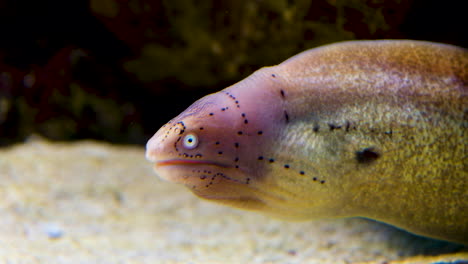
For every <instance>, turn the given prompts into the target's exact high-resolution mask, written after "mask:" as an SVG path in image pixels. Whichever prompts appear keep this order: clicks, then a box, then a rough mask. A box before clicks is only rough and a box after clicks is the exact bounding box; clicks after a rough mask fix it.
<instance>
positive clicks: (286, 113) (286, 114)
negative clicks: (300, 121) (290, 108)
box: [284, 110, 289, 123]
mask: <svg viewBox="0 0 468 264" xmlns="http://www.w3.org/2000/svg"><path fill="white" fill-rule="evenodd" d="M284 118H285V119H286V123H288V122H289V115H288V112H286V110H284Z"/></svg>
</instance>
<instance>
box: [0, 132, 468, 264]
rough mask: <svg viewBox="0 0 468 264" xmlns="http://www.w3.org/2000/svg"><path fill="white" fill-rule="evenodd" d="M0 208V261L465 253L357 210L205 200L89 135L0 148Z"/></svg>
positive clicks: (419, 259) (452, 259) (131, 150)
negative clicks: (278, 213) (275, 210)
mask: <svg viewBox="0 0 468 264" xmlns="http://www.w3.org/2000/svg"><path fill="white" fill-rule="evenodd" d="M0 215H1V218H0V263H338V264H340V263H347V264H348V263H359V262H366V263H380V264H382V263H400V262H399V261H398V260H401V261H404V260H405V259H406V261H405V262H401V263H457V261H461V260H468V253H466V248H465V249H463V248H462V247H461V246H459V245H454V244H448V243H443V242H435V241H432V240H428V239H423V238H420V237H416V236H413V235H409V234H407V233H405V232H403V231H400V230H397V229H395V228H393V227H390V226H387V225H383V224H380V223H377V222H373V221H368V220H364V219H337V220H317V221H310V222H283V221H279V220H274V219H270V218H267V217H265V216H262V215H258V214H256V213H251V212H245V211H239V210H236V209H232V208H228V207H224V206H221V205H217V204H212V203H210V202H206V201H202V200H200V199H198V198H196V197H195V196H193V195H192V194H191V193H190V192H189V191H188V190H187V189H185V188H184V187H182V186H177V185H174V184H171V183H167V182H163V181H161V180H160V179H158V178H157V177H156V176H155V175H154V173H153V172H152V169H151V164H150V163H148V162H147V161H145V158H144V149H143V148H142V147H123V146H119V147H118V146H112V145H109V144H104V143H98V142H90V141H83V142H76V143H73V144H70V143H50V142H47V141H43V140H39V139H36V140H32V141H30V142H28V143H26V144H22V145H17V146H15V147H12V148H7V149H0ZM464 250H465V251H464ZM457 251H458V252H460V251H461V252H462V253H458V254H456V253H453V252H457ZM463 252H465V253H463ZM444 253H446V255H442V254H444ZM430 255H435V256H433V257H431V256H430ZM408 258H409V259H408ZM397 261H398V262H397ZM459 263H462V262H459Z"/></svg>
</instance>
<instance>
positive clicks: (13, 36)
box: [0, 0, 468, 146]
mask: <svg viewBox="0 0 468 264" xmlns="http://www.w3.org/2000/svg"><path fill="white" fill-rule="evenodd" d="M463 2H464V1H434V0H432V1H431V0H429V1H428V0H408V1H405V0H372V1H371V0H367V1H355V0H342V1H339V0H309V1H304V0H228V1H218V0H165V1H149V0H147V1H144V0H126V1H124V0H92V1H83V0H82V1H78V0H68V1H21V0H16V1H15V0H10V1H2V0H0V146H6V145H9V144H12V143H15V142H20V141H24V140H25V139H26V138H27V137H28V136H30V135H31V134H40V135H42V136H44V137H46V138H49V139H53V140H77V139H83V138H93V139H99V140H105V141H109V142H113V143H125V144H128V143H129V144H144V143H145V142H146V140H147V139H148V138H149V137H150V136H151V135H152V134H153V133H154V132H155V131H156V130H157V129H158V128H159V127H160V126H161V125H163V124H164V123H165V122H167V121H168V120H169V119H171V118H172V117H174V116H175V115H177V114H178V113H180V112H181V111H183V110H184V109H185V108H186V107H188V106H189V105H190V104H191V103H192V102H193V101H195V100H196V99H198V98H199V97H201V96H203V95H205V94H208V93H211V92H215V91H217V90H220V89H222V88H225V87H226V86H228V85H230V84H233V83H235V82H237V81H239V80H241V79H243V78H244V77H246V76H247V75H249V74H250V73H252V72H253V71H254V70H256V69H258V68H260V67H262V66H268V65H274V64H277V63H279V62H281V61H283V60H285V59H287V58H288V57H290V56H292V55H294V54H296V53H298V52H300V51H303V50H305V49H309V48H312V47H316V46H318V45H323V44H327V43H332V42H336V41H342V40H352V39H382V38H392V39H420V40H430V41H437V42H444V43H451V44H455V45H459V46H463V47H467V44H468V43H467V36H468V34H467V31H466V25H467V23H466V21H467V19H466V16H467V14H466V9H465V8H464V6H462V5H463Z"/></svg>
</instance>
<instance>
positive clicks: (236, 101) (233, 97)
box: [224, 92, 240, 109]
mask: <svg viewBox="0 0 468 264" xmlns="http://www.w3.org/2000/svg"><path fill="white" fill-rule="evenodd" d="M224 94H226V95H227V96H229V98H230V99H231V100H233V101H234V103H235V104H236V107H237V108H240V105H239V100H237V98H236V97H235V96H234V95H233V94H231V93H230V92H224ZM226 109H227V107H226Z"/></svg>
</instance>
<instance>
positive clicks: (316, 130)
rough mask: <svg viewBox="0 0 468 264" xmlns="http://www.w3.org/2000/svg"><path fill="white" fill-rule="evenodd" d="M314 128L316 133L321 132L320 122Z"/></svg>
mask: <svg viewBox="0 0 468 264" xmlns="http://www.w3.org/2000/svg"><path fill="white" fill-rule="evenodd" d="M313 130H314V132H316V133H317V132H319V130H320V125H318V124H317V125H314V128H313Z"/></svg>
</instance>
